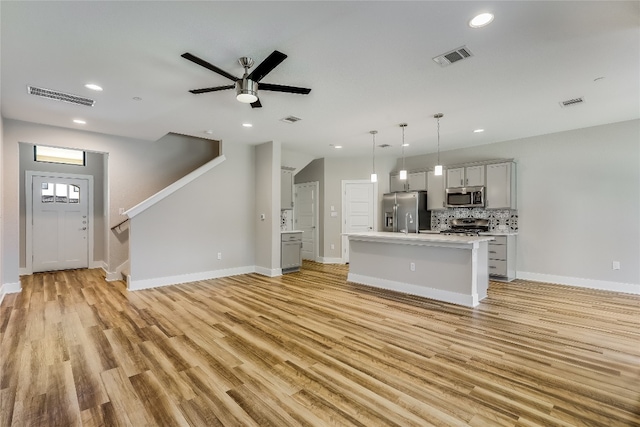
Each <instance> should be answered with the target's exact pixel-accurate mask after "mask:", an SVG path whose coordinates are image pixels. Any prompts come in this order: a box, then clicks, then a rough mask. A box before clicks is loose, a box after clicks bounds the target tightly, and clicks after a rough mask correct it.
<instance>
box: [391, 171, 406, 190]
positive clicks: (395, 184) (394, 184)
mask: <svg viewBox="0 0 640 427" xmlns="http://www.w3.org/2000/svg"><path fill="white" fill-rule="evenodd" d="M406 182H407V180H406V179H400V175H389V191H390V192H391V193H393V192H395V191H405V184H406Z"/></svg>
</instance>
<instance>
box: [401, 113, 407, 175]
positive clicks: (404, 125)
mask: <svg viewBox="0 0 640 427" xmlns="http://www.w3.org/2000/svg"><path fill="white" fill-rule="evenodd" d="M400 127H401V128H402V170H401V171H400V179H407V168H405V167H404V128H406V127H407V124H406V123H401V124H400Z"/></svg>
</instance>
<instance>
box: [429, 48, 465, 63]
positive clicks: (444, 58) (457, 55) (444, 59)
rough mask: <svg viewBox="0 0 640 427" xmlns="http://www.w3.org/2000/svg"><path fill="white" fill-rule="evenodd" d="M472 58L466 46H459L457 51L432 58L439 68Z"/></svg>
mask: <svg viewBox="0 0 640 427" xmlns="http://www.w3.org/2000/svg"><path fill="white" fill-rule="evenodd" d="M471 56H473V54H472V53H471V51H470V50H469V48H467V47H466V46H461V47H459V48H457V49H454V50H452V51H449V52H447V53H443V54H442V55H438V56H436V57H435V58H433V60H434V61H436V62H437V63H438V64H440V66H441V67H446V66H447V65H449V64H453V63H454V62H458V61H462V60H463V59H467V58H469V57H471Z"/></svg>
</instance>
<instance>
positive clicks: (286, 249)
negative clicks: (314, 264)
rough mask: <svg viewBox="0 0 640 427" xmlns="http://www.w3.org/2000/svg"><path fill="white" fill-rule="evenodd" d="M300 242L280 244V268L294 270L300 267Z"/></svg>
mask: <svg viewBox="0 0 640 427" xmlns="http://www.w3.org/2000/svg"><path fill="white" fill-rule="evenodd" d="M301 249H302V242H300V241H294V242H282V253H281V259H280V265H281V268H295V267H300V266H301V265H302V256H301Z"/></svg>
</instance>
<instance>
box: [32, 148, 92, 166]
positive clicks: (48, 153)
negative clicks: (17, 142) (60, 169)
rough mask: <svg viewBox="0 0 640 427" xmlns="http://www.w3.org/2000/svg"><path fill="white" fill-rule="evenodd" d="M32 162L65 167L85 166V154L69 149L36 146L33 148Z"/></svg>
mask: <svg viewBox="0 0 640 427" xmlns="http://www.w3.org/2000/svg"><path fill="white" fill-rule="evenodd" d="M33 155H34V160H35V161H36V162H44V163H61V164H65V165H75V166H85V165H86V158H87V156H86V155H85V152H84V151H82V150H72V149H70V148H59V147H46V146H43V145H36V146H34V147H33Z"/></svg>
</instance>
